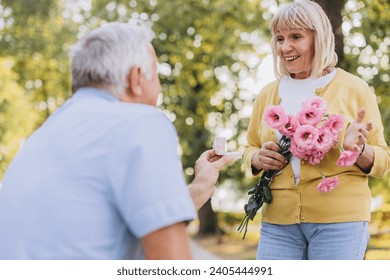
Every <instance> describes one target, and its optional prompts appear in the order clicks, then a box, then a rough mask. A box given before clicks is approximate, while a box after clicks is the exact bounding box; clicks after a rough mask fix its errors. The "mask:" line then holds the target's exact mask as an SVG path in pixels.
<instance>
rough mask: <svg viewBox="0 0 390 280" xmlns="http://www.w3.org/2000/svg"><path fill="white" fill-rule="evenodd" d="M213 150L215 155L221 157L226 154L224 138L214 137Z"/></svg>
mask: <svg viewBox="0 0 390 280" xmlns="http://www.w3.org/2000/svg"><path fill="white" fill-rule="evenodd" d="M213 148H214V150H215V153H216V154H217V155H220V156H223V155H224V154H225V153H226V138H225V137H216V138H215V139H214V145H213Z"/></svg>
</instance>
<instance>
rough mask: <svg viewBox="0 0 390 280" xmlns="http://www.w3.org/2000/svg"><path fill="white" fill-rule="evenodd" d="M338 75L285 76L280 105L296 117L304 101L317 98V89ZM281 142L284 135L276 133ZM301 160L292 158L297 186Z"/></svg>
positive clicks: (332, 73)
mask: <svg viewBox="0 0 390 280" xmlns="http://www.w3.org/2000/svg"><path fill="white" fill-rule="evenodd" d="M335 75H336V70H333V71H332V72H330V73H329V74H327V75H325V76H322V77H320V78H317V79H314V78H308V79H304V80H296V79H293V78H291V77H290V76H284V77H282V78H281V79H280V83H279V96H280V97H281V99H282V101H281V102H280V103H279V105H281V106H282V107H283V109H284V110H285V112H286V113H287V114H291V115H295V114H297V113H298V112H299V111H300V110H301V108H302V107H301V105H302V103H303V102H304V101H306V100H308V99H310V98H311V97H313V96H315V93H316V89H318V88H323V87H325V86H326V85H327V84H328V83H329V82H330V81H331V80H332V79H333V78H334V76H335ZM276 135H277V139H278V140H279V139H280V138H281V137H282V135H281V134H280V133H279V132H276ZM300 166H301V160H300V159H299V158H297V157H292V158H291V167H292V170H293V173H294V181H295V184H298V183H299V177H300Z"/></svg>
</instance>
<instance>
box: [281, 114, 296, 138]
mask: <svg viewBox="0 0 390 280" xmlns="http://www.w3.org/2000/svg"><path fill="white" fill-rule="evenodd" d="M287 118H288V121H287V123H286V124H285V125H283V126H282V127H280V128H279V132H280V134H282V135H285V136H287V137H293V135H294V133H295V130H296V129H297V127H298V124H297V120H296V119H295V118H294V117H293V116H291V115H287Z"/></svg>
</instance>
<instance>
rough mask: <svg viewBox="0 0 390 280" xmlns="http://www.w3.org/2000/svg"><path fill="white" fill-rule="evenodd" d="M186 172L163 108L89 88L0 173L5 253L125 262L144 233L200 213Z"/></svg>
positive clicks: (0, 253)
mask: <svg viewBox="0 0 390 280" xmlns="http://www.w3.org/2000/svg"><path fill="white" fill-rule="evenodd" d="M181 172H182V171H181V164H180V160H179V157H178V155H177V140H176V132H175V130H174V127H173V125H172V124H171V123H169V121H168V120H167V119H166V118H165V117H164V116H163V115H162V113H161V112H159V111H158V110H156V108H154V107H152V106H147V105H140V104H126V103H123V102H119V101H118V100H117V99H115V98H114V97H112V96H110V95H109V94H108V93H106V92H103V91H101V90H96V89H92V88H83V89H81V90H80V91H79V92H77V93H76V94H75V96H74V97H73V98H71V99H70V100H69V101H68V102H67V103H66V104H64V106H62V107H61V108H60V109H59V110H58V111H57V112H55V113H54V114H53V115H52V116H51V117H50V118H49V119H48V121H47V122H46V123H45V124H44V125H43V126H42V127H41V128H40V129H39V130H37V131H36V132H35V133H34V134H33V135H32V136H31V137H30V139H29V140H28V141H27V142H26V144H25V145H24V147H23V149H22V150H21V152H20V153H19V154H18V155H17V157H16V158H15V159H14V161H13V162H12V163H11V165H10V167H9V170H8V171H7V172H6V174H5V176H4V178H3V187H2V189H1V190H0V225H1V226H0V248H1V250H0V259H120V258H123V257H124V256H125V254H126V252H125V251H126V247H128V246H130V248H131V250H133V251H134V250H137V249H138V248H139V245H140V244H139V238H140V237H142V236H144V235H145V234H148V233H150V232H151V231H154V230H156V229H158V228H160V227H163V226H166V225H170V224H172V223H175V222H179V221H183V220H189V219H192V218H193V217H194V216H195V211H194V208H193V206H192V201H191V199H190V196H189V194H188V192H187V190H186V188H185V187H186V183H185V181H184V178H183V175H182V173H181ZM129 257H134V255H132V254H131V253H130V256H129ZM137 257H139V256H137Z"/></svg>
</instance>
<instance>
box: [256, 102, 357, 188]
mask: <svg viewBox="0 0 390 280" xmlns="http://www.w3.org/2000/svg"><path fill="white" fill-rule="evenodd" d="M326 112H327V104H326V102H325V101H324V100H323V99H322V98H321V97H318V96H316V97H313V98H312V99H310V100H308V101H306V102H303V103H302V108H301V110H300V111H299V112H298V114H297V115H295V116H291V115H288V114H286V113H285V112H284V110H283V108H282V107H281V106H270V107H269V108H268V109H267V110H266V112H265V114H264V121H265V123H266V124H267V125H269V126H270V127H272V128H274V129H276V130H277V131H279V133H280V134H282V135H285V136H286V137H289V138H291V145H290V151H291V153H292V154H293V156H295V157H297V158H299V159H301V160H305V161H307V162H308V163H309V164H311V165H316V164H318V163H320V161H321V160H322V159H323V158H324V156H325V154H326V153H327V152H328V151H330V150H331V149H332V148H333V147H334V146H335V145H338V142H337V138H338V135H339V133H340V131H341V129H342V128H343V127H344V119H343V117H342V116H341V115H338V114H330V115H329V114H327V113H326ZM339 147H340V149H341V150H342V153H341V155H340V157H339V159H338V160H337V162H336V164H337V165H338V166H351V165H353V164H354V163H355V162H356V160H357V158H358V157H359V153H358V152H355V151H349V150H344V149H343V148H342V147H341V146H340V145H339ZM319 172H321V171H320V170H319ZM321 176H322V178H323V180H322V181H321V182H320V183H319V184H318V186H317V189H318V191H320V192H329V191H331V190H332V189H333V188H335V187H336V186H337V184H338V177H337V176H335V177H333V178H326V177H325V176H324V175H323V174H322V173H321Z"/></svg>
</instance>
